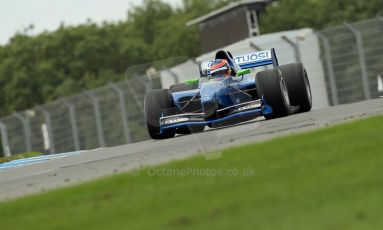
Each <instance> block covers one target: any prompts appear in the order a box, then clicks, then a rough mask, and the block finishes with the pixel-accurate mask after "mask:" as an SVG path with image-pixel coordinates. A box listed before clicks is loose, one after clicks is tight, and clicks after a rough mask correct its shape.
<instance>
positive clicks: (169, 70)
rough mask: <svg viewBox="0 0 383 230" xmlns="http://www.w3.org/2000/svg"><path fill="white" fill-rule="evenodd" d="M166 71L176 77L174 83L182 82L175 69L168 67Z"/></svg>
mask: <svg viewBox="0 0 383 230" xmlns="http://www.w3.org/2000/svg"><path fill="white" fill-rule="evenodd" d="M166 72H168V73H169V74H170V75H172V77H173V78H174V83H176V84H178V83H180V79H179V77H178V75H177V74H176V73H174V71H173V70H171V69H168V70H166Z"/></svg>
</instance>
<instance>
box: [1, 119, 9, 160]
mask: <svg viewBox="0 0 383 230" xmlns="http://www.w3.org/2000/svg"><path fill="white" fill-rule="evenodd" d="M0 129H1V143H2V144H3V153H4V156H5V157H9V156H11V149H10V148H9V142H8V130H7V126H6V125H5V124H4V123H3V122H2V121H0Z"/></svg>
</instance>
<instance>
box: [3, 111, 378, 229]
mask: <svg viewBox="0 0 383 230" xmlns="http://www.w3.org/2000/svg"><path fill="white" fill-rule="evenodd" d="M382 130H383V117H373V118H369V119H366V120H362V121H358V122H354V123H349V124H343V125H339V126H335V127H331V128H325V129H321V130H317V131H314V132H310V133H306V134H299V135H293V136H288V137H282V138H278V139H274V140H271V141H267V142H264V143H259V144H252V145H246V146H242V147H237V148H231V149H227V150H225V151H224V152H223V155H222V158H221V159H218V160H213V161H206V160H205V158H204V157H202V156H198V157H194V158H191V159H188V160H184V161H178V162H173V163H170V164H166V165H162V166H159V167H155V168H150V169H143V170H141V171H139V172H138V173H131V174H121V175H116V176H113V177H109V178H105V179H101V180H98V181H94V182H90V183H85V184H82V185H78V186H74V187H69V188H64V189H60V190H56V191H51V192H47V193H43V194H39V195H36V196H31V197H26V198H22V199H19V200H14V201H8V202H3V203H0V218H1V223H0V224H1V228H2V229H26V228H28V229H65V230H67V229H381V228H382V226H383V219H382V218H381V213H383V205H382V204H383V198H382V194H383V183H382V180H383V173H382V171H381V168H382V165H383V150H382V145H383V144H382V140H383V138H382ZM208 170H209V171H208ZM254 172H255V174H254ZM154 174H156V175H154ZM201 174H202V175H201ZM206 174H209V175H206ZM217 174H219V175H217ZM223 174H226V175H223Z"/></svg>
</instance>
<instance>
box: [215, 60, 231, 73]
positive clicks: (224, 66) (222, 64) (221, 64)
mask: <svg viewBox="0 0 383 230" xmlns="http://www.w3.org/2000/svg"><path fill="white" fill-rule="evenodd" d="M232 72H233V71H232V70H231V68H230V65H229V63H228V62H227V60H226V59H216V60H214V61H213V62H212V63H211V67H210V75H211V76H212V77H222V76H225V77H229V76H230V75H231V74H232Z"/></svg>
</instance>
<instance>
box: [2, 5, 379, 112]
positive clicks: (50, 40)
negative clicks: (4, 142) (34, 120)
mask: <svg viewBox="0 0 383 230" xmlns="http://www.w3.org/2000/svg"><path fill="white" fill-rule="evenodd" d="M231 2H232V1H229V0H184V1H183V6H182V7H180V8H174V7H172V6H171V5H170V4H168V3H165V2H163V1H161V0H144V2H143V4H142V5H140V6H137V7H133V8H132V9H131V10H130V11H129V12H128V15H129V16H128V18H127V19H126V20H124V21H120V22H117V23H107V22H104V23H102V24H96V23H93V22H92V21H91V20H88V21H87V22H86V23H84V24H82V25H79V26H75V27H73V26H66V25H64V24H63V25H61V27H60V28H59V29H57V30H56V31H54V32H44V33H41V34H39V35H37V36H29V35H27V34H28V32H29V31H30V30H33V28H34V27H33V25H31V26H30V27H29V28H28V29H27V30H26V31H24V32H22V33H18V34H16V35H15V36H14V37H12V39H11V40H10V42H9V44H7V45H5V46H0V105H1V107H0V116H4V115H6V114H9V113H11V112H13V111H15V110H19V111H20V110H24V109H27V108H30V107H33V106H34V105H36V104H43V103H46V102H48V101H51V100H54V99H57V98H59V97H63V96H67V95H71V94H74V93H78V92H81V91H82V90H84V89H90V88H94V87H97V86H100V85H103V84H105V83H106V82H108V81H117V80H120V79H121V78H122V77H123V72H124V71H125V69H126V68H128V67H130V66H133V65H137V64H140V63H145V62H151V61H155V60H159V59H165V58H169V57H176V56H189V57H194V56H197V55H198V54H199V38H198V32H197V29H198V28H197V26H193V27H187V26H185V23H186V22H187V21H188V20H190V19H193V18H196V17H198V16H201V15H203V14H206V13H208V12H210V11H211V10H213V9H215V8H217V7H221V6H222V5H225V4H228V3H231ZM382 4H383V3H382V1H381V0H370V1H363V0H350V1H348V2H347V3H345V1H344V0H331V1H330V0H280V1H279V5H278V6H275V7H270V8H269V9H268V10H267V12H266V14H265V15H262V17H261V23H262V27H261V28H262V30H263V31H262V32H263V33H265V32H273V31H278V30H289V29H296V28H300V27H314V28H323V27H326V26H331V25H336V24H339V23H342V22H343V20H348V21H356V20H359V19H365V18H369V17H373V16H375V14H377V13H379V12H380V13H382V10H383V6H382Z"/></svg>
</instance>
